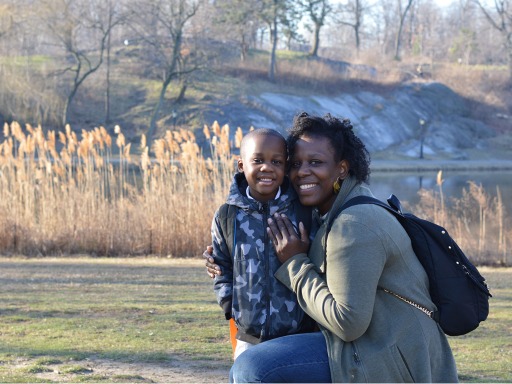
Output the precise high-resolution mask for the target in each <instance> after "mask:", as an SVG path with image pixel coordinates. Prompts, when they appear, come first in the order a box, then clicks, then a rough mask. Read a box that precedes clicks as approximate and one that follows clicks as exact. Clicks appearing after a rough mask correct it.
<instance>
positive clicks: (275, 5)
mask: <svg viewBox="0 0 512 384" xmlns="http://www.w3.org/2000/svg"><path fill="white" fill-rule="evenodd" d="M260 4H261V9H260V17H261V20H262V21H263V22H265V23H266V24H267V25H268V29H269V31H270V43H271V48H270V55H269V68H268V79H269V80H270V81H271V82H274V81H275V74H276V50H277V43H278V36H279V28H280V27H281V25H282V23H283V22H285V21H286V20H287V17H288V16H289V13H290V11H291V10H292V9H293V7H294V4H293V1H291V0H260Z"/></svg>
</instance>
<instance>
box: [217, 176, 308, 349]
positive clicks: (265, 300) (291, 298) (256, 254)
mask: <svg viewBox="0 0 512 384" xmlns="http://www.w3.org/2000/svg"><path fill="white" fill-rule="evenodd" d="M246 188H247V181H246V180H245V176H244V174H243V173H238V174H236V175H235V177H234V179H233V183H232V185H231V188H230V192H229V196H228V199H227V204H231V205H235V206H236V207H237V209H236V212H237V213H236V220H234V226H235V228H234V231H233V232H234V233H233V240H234V244H233V247H232V248H233V253H234V255H231V254H230V252H229V249H230V247H228V245H227V243H226V236H225V234H223V233H222V225H221V224H220V223H219V211H218V210H217V212H216V213H215V216H214V218H213V222H212V230H211V231H212V245H213V257H214V259H215V262H216V263H217V264H218V265H219V266H220V267H221V269H222V271H223V274H222V276H217V277H216V278H215V281H214V291H215V294H216V296H217V302H218V303H219V304H220V306H221V307H222V309H223V310H224V313H225V316H226V319H230V318H231V317H233V318H234V319H235V322H236V324H237V327H238V329H239V332H238V335H237V338H238V339H240V340H244V341H248V342H252V343H257V342H259V341H264V340H269V339H272V338H275V337H279V336H283V335H287V334H292V333H298V332H304V331H309V330H310V329H311V327H312V321H311V319H310V318H309V317H308V316H307V315H306V314H305V313H304V312H303V310H302V309H301V308H300V306H299V304H298V302H297V297H296V295H295V294H294V293H293V292H292V291H291V290H289V289H288V288H287V287H285V286H284V285H283V284H282V283H280V282H279V281H278V280H277V279H276V278H275V277H274V273H275V272H276V271H277V269H278V268H279V267H280V266H281V263H280V261H279V260H278V258H277V255H276V253H275V250H274V246H273V245H272V243H271V241H270V239H269V238H268V235H267V232H266V227H267V218H268V217H270V216H271V215H273V214H274V213H276V212H280V213H285V214H286V215H287V216H288V217H289V218H290V219H291V220H292V222H293V224H294V226H295V227H296V228H297V216H300V215H302V217H304V211H302V213H301V214H299V213H298V209H302V210H304V209H305V208H304V207H301V208H298V206H299V204H300V202H299V199H298V197H297V195H296V193H295V191H294V190H293V188H292V187H291V185H290V183H289V181H288V179H285V182H284V183H283V185H282V186H281V195H280V197H279V198H278V199H277V200H273V201H270V202H268V203H260V202H258V201H256V200H253V199H250V198H248V197H247V195H246ZM307 212H308V213H309V212H310V211H307ZM307 229H308V230H309V228H307Z"/></svg>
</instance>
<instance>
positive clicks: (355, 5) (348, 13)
mask: <svg viewBox="0 0 512 384" xmlns="http://www.w3.org/2000/svg"><path fill="white" fill-rule="evenodd" d="M369 7H370V6H369V5H368V4H367V3H366V2H365V1H364V0H349V1H348V2H347V3H345V4H338V7H337V8H336V10H335V12H334V15H333V20H334V23H335V24H341V25H346V26H348V27H350V28H352V29H353V31H354V38H355V45H356V50H357V52H359V50H360V48H361V26H362V23H363V17H364V14H365V12H366V11H367V9H369Z"/></svg>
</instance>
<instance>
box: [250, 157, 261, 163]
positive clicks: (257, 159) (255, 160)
mask: <svg viewBox="0 0 512 384" xmlns="http://www.w3.org/2000/svg"><path fill="white" fill-rule="evenodd" d="M252 161H253V163H261V159H260V158H255V159H252Z"/></svg>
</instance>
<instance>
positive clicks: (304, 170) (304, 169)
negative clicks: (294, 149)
mask: <svg viewBox="0 0 512 384" xmlns="http://www.w3.org/2000/svg"><path fill="white" fill-rule="evenodd" d="M308 174H309V167H308V164H304V163H302V164H301V165H300V166H299V167H298V168H297V175H298V176H299V177H302V176H305V175H308Z"/></svg>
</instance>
